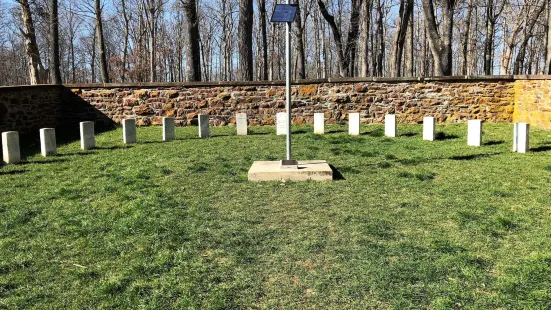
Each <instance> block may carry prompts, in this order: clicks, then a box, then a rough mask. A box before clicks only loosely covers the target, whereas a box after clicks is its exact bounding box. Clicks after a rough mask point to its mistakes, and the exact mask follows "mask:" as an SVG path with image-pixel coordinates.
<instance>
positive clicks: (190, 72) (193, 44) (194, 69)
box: [181, 0, 201, 81]
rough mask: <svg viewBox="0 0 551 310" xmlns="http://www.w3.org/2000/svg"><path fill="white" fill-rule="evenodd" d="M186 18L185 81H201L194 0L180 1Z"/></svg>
mask: <svg viewBox="0 0 551 310" xmlns="http://www.w3.org/2000/svg"><path fill="white" fill-rule="evenodd" d="M181 1H182V6H183V8H184V14H185V17H186V34H187V37H188V45H187V63H186V70H187V80H188V81H201V49H200V45H199V41H200V36H199V20H198V18H197V4H196V2H195V0H181Z"/></svg>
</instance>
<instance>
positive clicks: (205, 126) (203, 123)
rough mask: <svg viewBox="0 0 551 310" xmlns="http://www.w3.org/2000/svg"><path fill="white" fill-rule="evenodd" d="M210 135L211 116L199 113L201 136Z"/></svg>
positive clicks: (206, 136)
mask: <svg viewBox="0 0 551 310" xmlns="http://www.w3.org/2000/svg"><path fill="white" fill-rule="evenodd" d="M208 137H210V128H209V116H208V114H199V138H208Z"/></svg>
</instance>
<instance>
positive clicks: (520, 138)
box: [513, 123, 530, 153]
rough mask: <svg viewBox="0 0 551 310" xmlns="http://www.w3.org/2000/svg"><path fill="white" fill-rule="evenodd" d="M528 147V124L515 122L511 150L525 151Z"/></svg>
mask: <svg viewBox="0 0 551 310" xmlns="http://www.w3.org/2000/svg"><path fill="white" fill-rule="evenodd" d="M529 149H530V124H528V123H515V126H514V133H513V152H518V153H526V152H528V150H529Z"/></svg>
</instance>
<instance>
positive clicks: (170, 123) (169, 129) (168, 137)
mask: <svg viewBox="0 0 551 310" xmlns="http://www.w3.org/2000/svg"><path fill="white" fill-rule="evenodd" d="M175 138H176V134H175V133H174V117H163V141H172V140H174V139H175Z"/></svg>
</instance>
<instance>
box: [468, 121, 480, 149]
mask: <svg viewBox="0 0 551 310" xmlns="http://www.w3.org/2000/svg"><path fill="white" fill-rule="evenodd" d="M467 126H468V130H467V131H468V135H467V145H469V146H481V145H482V120H478V119H475V120H469V121H467Z"/></svg>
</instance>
